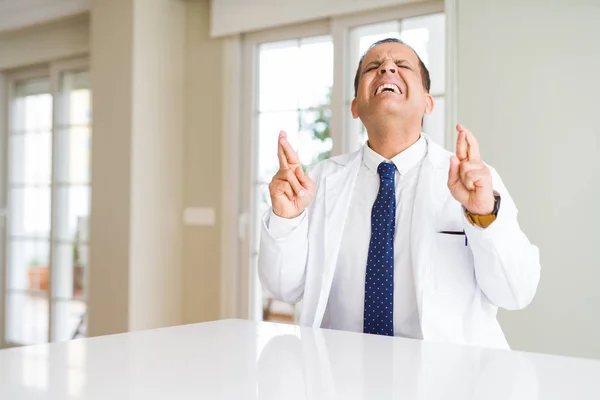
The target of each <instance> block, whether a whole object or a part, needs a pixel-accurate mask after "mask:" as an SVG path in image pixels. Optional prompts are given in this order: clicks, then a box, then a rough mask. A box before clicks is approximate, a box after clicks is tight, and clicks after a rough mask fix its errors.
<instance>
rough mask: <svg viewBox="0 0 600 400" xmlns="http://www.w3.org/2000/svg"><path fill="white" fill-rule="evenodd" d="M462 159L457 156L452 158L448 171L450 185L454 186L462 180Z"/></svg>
mask: <svg viewBox="0 0 600 400" xmlns="http://www.w3.org/2000/svg"><path fill="white" fill-rule="evenodd" d="M459 167H460V161H459V160H458V158H457V157H456V156H452V158H450V170H449V171H448V187H449V188H453V187H454V186H456V184H457V183H458V182H459V181H460V175H459Z"/></svg>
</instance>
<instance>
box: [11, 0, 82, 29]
mask: <svg viewBox="0 0 600 400" xmlns="http://www.w3.org/2000/svg"><path fill="white" fill-rule="evenodd" d="M91 2H92V0H2V1H0V32H2V31H7V30H13V29H22V28H24V27H28V26H31V25H36V24H40V23H46V22H49V21H53V20H57V19H61V18H65V17H70V16H73V15H77V14H82V13H86V12H88V11H89V10H90V5H91Z"/></svg>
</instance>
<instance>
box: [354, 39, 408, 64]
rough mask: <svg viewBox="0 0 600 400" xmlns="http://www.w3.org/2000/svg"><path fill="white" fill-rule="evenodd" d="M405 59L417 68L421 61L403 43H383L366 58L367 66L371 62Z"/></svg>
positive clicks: (369, 52) (370, 51) (368, 53)
mask: <svg viewBox="0 0 600 400" xmlns="http://www.w3.org/2000/svg"><path fill="white" fill-rule="evenodd" d="M387 58H390V59H398V58H400V59H403V60H407V61H409V62H410V63H411V64H412V65H414V66H416V65H418V63H419V59H418V58H417V55H416V54H415V52H414V51H413V50H412V49H411V48H410V47H408V46H407V45H405V44H402V43H382V44H379V45H377V46H375V47H373V48H372V49H371V50H369V51H368V52H367V54H366V55H365V58H364V61H363V62H364V63H365V65H366V64H367V63H370V62H371V61H379V60H382V59H387Z"/></svg>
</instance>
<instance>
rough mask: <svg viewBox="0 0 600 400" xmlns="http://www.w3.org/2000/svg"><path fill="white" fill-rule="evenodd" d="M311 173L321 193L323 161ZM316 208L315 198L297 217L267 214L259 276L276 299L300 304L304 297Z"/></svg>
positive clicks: (309, 172) (263, 221) (311, 168)
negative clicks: (310, 228)
mask: <svg viewBox="0 0 600 400" xmlns="http://www.w3.org/2000/svg"><path fill="white" fill-rule="evenodd" d="M307 174H308V175H309V176H310V177H311V179H312V180H313V181H314V182H315V184H316V185H317V193H318V191H319V180H320V164H317V165H315V166H313V167H310V168H309V169H308V171H307ZM315 198H316V196H315ZM313 207H314V201H313V204H311V206H309V207H308V208H307V209H306V210H304V212H303V213H302V214H301V215H300V216H299V217H298V218H296V219H295V220H287V221H286V220H282V219H281V218H278V217H277V216H275V215H274V214H273V210H272V209H269V210H268V211H267V212H266V213H265V215H264V216H263V219H262V223H261V225H262V226H261V233H260V247H259V254H258V277H259V279H260V282H261V283H262V285H263V288H264V289H266V290H267V292H269V293H270V294H271V295H272V296H273V298H275V299H276V300H281V301H285V302H286V303H290V304H296V303H297V302H299V301H300V300H302V297H303V296H304V283H305V282H306V266H307V263H308V249H309V243H308V227H309V221H310V213H311V212H312V209H313ZM271 219H274V220H273V221H272V220H271Z"/></svg>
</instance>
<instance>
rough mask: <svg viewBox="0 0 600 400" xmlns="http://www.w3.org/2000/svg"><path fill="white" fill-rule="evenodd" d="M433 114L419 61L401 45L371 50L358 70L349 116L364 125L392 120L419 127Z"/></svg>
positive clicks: (385, 44)
mask: <svg viewBox="0 0 600 400" xmlns="http://www.w3.org/2000/svg"><path fill="white" fill-rule="evenodd" d="M431 111H433V98H432V97H431V95H430V94H429V93H427V92H426V91H425V88H424V87H423V83H422V79H421V72H420V68H419V59H418V58H417V55H416V54H415V53H414V51H413V50H412V49H411V48H409V47H408V46H405V45H403V44H401V43H383V44H380V45H378V46H375V47H374V48H372V49H371V50H370V51H369V52H368V53H367V55H366V56H365V58H364V60H363V63H362V65H361V69H360V79H359V83H358V91H357V94H356V98H355V99H354V100H353V101H352V116H353V117H354V118H359V117H360V119H361V120H362V121H363V123H364V124H365V125H370V123H380V122H381V119H382V118H385V119H389V118H390V117H394V118H395V119H397V118H400V119H401V120H405V121H410V120H413V119H414V121H418V122H419V123H420V121H421V119H422V118H423V114H424V113H430V112H431Z"/></svg>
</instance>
